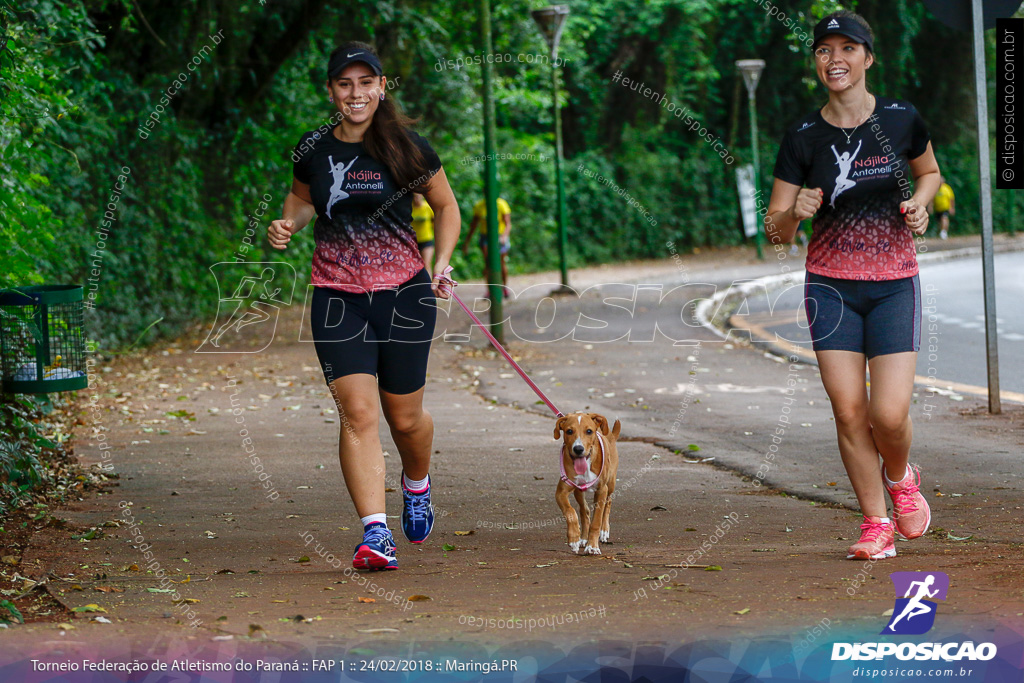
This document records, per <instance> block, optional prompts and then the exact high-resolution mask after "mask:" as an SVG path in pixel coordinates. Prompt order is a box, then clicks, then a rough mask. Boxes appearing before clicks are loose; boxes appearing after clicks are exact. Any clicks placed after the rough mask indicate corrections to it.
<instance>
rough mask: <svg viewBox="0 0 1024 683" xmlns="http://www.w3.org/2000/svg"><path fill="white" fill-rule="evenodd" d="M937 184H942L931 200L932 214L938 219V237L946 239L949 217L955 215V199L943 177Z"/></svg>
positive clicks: (951, 189)
mask: <svg viewBox="0 0 1024 683" xmlns="http://www.w3.org/2000/svg"><path fill="white" fill-rule="evenodd" d="M939 182H940V183H942V184H941V185H939V191H938V192H936V193H935V199H933V200H932V213H934V214H935V215H936V216H938V217H939V237H940V238H942V239H946V238H947V237H948V236H949V217H950V216H955V215H956V197H954V196H953V188H952V187H950V186H949V185H948V184H947V183H946V179H945V177H943V178H940V179H939Z"/></svg>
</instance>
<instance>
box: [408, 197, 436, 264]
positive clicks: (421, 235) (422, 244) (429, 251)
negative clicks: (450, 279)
mask: <svg viewBox="0 0 1024 683" xmlns="http://www.w3.org/2000/svg"><path fill="white" fill-rule="evenodd" d="M412 229H413V230H415V231H416V246H418V247H419V248H420V256H422V257H423V263H424V264H425V265H426V266H427V270H429V271H430V272H433V267H434V266H433V264H432V263H431V261H433V260H434V210H433V209H431V208H430V204H427V200H425V199H424V198H423V195H421V194H413V196H412Z"/></svg>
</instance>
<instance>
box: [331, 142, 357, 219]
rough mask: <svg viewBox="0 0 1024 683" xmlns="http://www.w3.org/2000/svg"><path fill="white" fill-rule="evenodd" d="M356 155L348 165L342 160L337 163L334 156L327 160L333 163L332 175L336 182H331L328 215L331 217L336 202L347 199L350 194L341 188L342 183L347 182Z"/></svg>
mask: <svg viewBox="0 0 1024 683" xmlns="http://www.w3.org/2000/svg"><path fill="white" fill-rule="evenodd" d="M358 158H359V157H355V158H353V159H352V161H350V162H348V165H347V166H346V165H344V164H343V163H341V162H340V161H339V162H338V163H337V164H335V163H334V158H333V157H330V156H329V157H327V162H328V163H329V164H330V165H331V175H332V176H334V183H332V184H331V197H330V199H328V200H327V217H328V218H330V217H331V207H332V206H334V204H335V203H336V202H340V201H341V200H342V199H347V198H348V196H349V194H348V192H345V190H343V189H341V186H342V184H343V183H344V182H345V174H346V173H348V169H350V168H352V164H354V163H356V159H358Z"/></svg>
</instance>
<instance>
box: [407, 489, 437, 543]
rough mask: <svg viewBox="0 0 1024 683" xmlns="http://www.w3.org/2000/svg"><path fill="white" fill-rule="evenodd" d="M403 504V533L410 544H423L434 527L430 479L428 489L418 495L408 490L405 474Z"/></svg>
mask: <svg viewBox="0 0 1024 683" xmlns="http://www.w3.org/2000/svg"><path fill="white" fill-rule="evenodd" d="M402 502H403V503H404V505H403V506H402V533H403V534H405V537H406V538H407V539H409V542H410V543H423V541H425V540H427V536H429V535H430V530H431V529H432V528H433V527H434V506H433V505H431V504H430V478H429V477H428V478H427V488H426V489H424V490H423V491H420V492H418V493H417V492H415V491H410V490H409V489H408V488H406V486H405V473H404V472H403V473H402Z"/></svg>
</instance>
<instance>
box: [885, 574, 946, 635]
mask: <svg viewBox="0 0 1024 683" xmlns="http://www.w3.org/2000/svg"><path fill="white" fill-rule="evenodd" d="M933 583H935V575H934V574H929V575H928V576H927V577H926V578H925V580H924V581H913V582H911V584H910V585H909V586H908V587H907V593H906V595H904V596H903V597H905V598H910V593H911V592H912V591H913V590H914V586H917V594H916V595H914V597H912V598H910V601H909V602H908V603H907V606H906V607H905V608H904V609H903V611H902V612H901V613H900V615H899V616H898V617H896V618H895V619H893V620H892V623H891V624H889V630H890V631H892V632H893V633H895V632H896V623H897V622H898V621H899V620H900V619H902V618H903V617H906V618H907V621H910V620H911V619H913V618H914V617H916V616H919V615H921V614H928V613H929V612H931V611H932V608H931V607H929V606H928V605H924V604H922V603H921V600H922V599H923V598H934V597H935V596H936V595H937V594H938V592H939V589H938V588H936V589H935V590H933V591H930V590H928V589H929V588H930V587H931V585H932V584H933Z"/></svg>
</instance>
